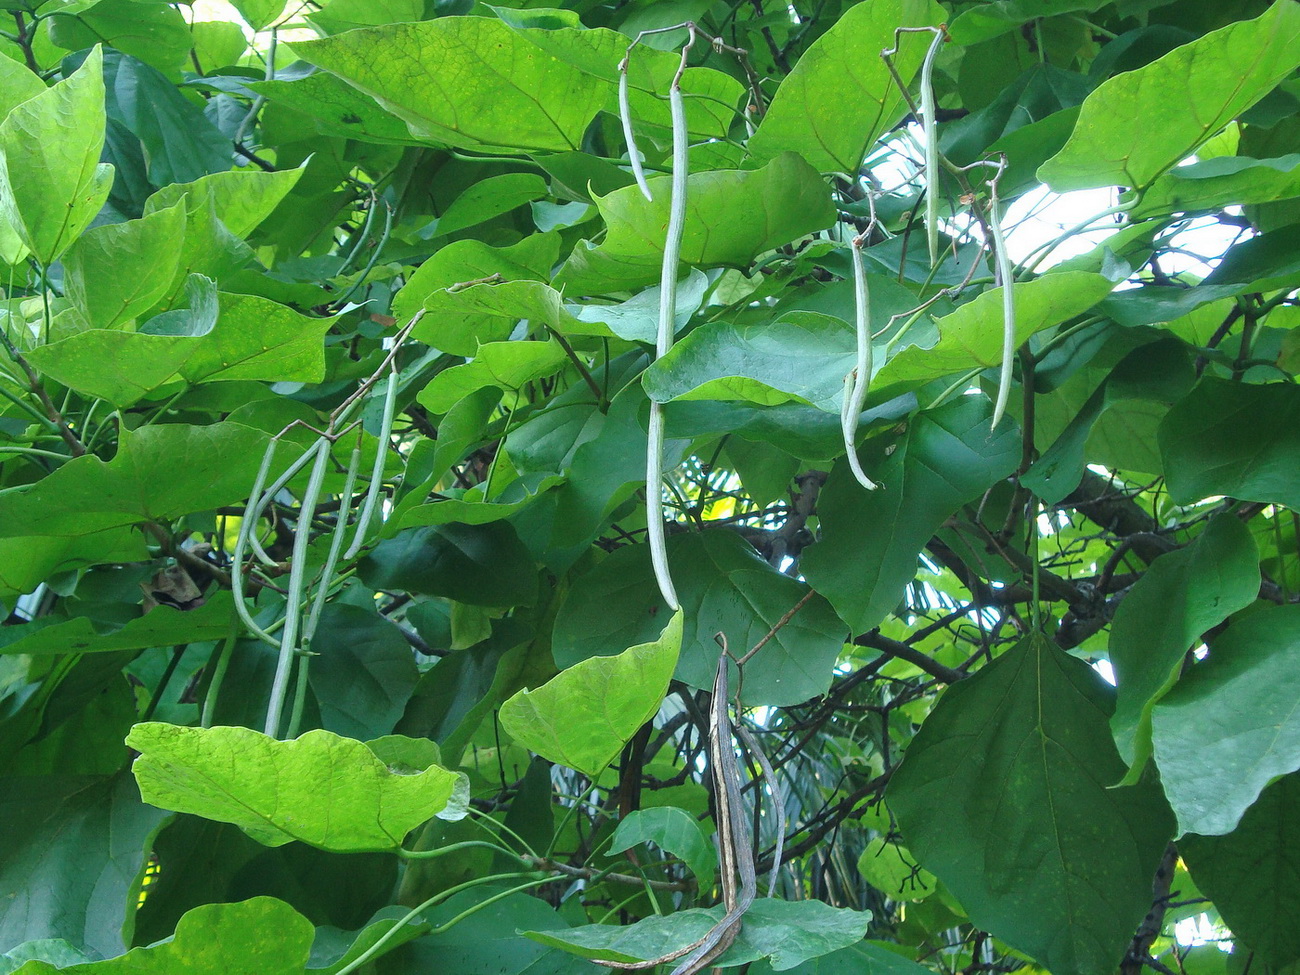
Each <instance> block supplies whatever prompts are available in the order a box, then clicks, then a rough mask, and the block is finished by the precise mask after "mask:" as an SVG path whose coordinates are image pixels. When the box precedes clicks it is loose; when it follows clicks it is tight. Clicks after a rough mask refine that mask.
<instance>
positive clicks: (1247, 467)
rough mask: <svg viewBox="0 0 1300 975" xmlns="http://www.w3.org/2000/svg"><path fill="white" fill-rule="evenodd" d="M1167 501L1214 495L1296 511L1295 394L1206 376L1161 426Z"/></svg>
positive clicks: (1298, 399) (1298, 421) (1298, 409)
mask: <svg viewBox="0 0 1300 975" xmlns="http://www.w3.org/2000/svg"><path fill="white" fill-rule="evenodd" d="M1159 441H1160V455H1161V457H1162V458H1163V461H1164V469H1165V472H1166V476H1167V486H1168V488H1169V494H1170V497H1172V498H1173V499H1174V500H1175V501H1176V502H1178V503H1179V504H1190V503H1192V502H1195V501H1200V500H1201V499H1203V498H1208V497H1212V496H1214V495H1220V494H1222V495H1227V496H1229V497H1233V498H1240V499H1241V500H1243V501H1261V502H1264V503H1270V502H1279V503H1281V504H1285V505H1289V506H1291V507H1297V506H1300V483H1298V482H1297V481H1296V478H1295V477H1294V476H1293V472H1294V470H1295V465H1296V463H1297V461H1298V460H1300V388H1297V387H1296V386H1295V385H1293V384H1291V383H1268V384H1265V385H1248V384H1245V383H1235V382H1231V381H1229V380H1226V379H1218V378H1215V377H1211V376H1207V377H1205V378H1204V379H1202V380H1201V381H1200V382H1199V383H1198V384H1197V385H1196V388H1195V389H1193V390H1192V391H1191V392H1190V393H1188V394H1187V396H1186V397H1185V398H1184V399H1183V400H1182V401H1181V402H1178V403H1175V404H1174V406H1173V408H1172V409H1171V410H1170V411H1169V412H1168V413H1167V414H1166V415H1165V418H1164V419H1163V420H1162V421H1161V423H1160V432H1159Z"/></svg>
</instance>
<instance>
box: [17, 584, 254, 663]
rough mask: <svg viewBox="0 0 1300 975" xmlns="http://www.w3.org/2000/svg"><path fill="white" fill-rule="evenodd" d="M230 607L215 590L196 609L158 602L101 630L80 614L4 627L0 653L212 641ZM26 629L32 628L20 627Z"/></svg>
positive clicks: (225, 628) (227, 623) (224, 627)
mask: <svg viewBox="0 0 1300 975" xmlns="http://www.w3.org/2000/svg"><path fill="white" fill-rule="evenodd" d="M234 611H235V610H234V606H233V605H232V603H231V600H230V596H229V595H228V594H227V593H216V594H214V595H213V597H212V598H211V599H210V600H208V601H207V602H206V603H204V604H203V605H202V606H199V607H198V608H197V609H191V610H179V609H172V608H171V607H170V606H157V607H155V608H154V609H152V610H150V611H149V612H148V613H145V614H144V615H143V616H141V617H139V618H137V619H134V620H131V621H130V622H129V623H127V624H126V625H125V626H123V627H120V628H119V629H115V630H109V631H108V632H101V631H99V630H97V629H96V628H95V625H94V623H93V622H92V621H91V620H89V619H87V618H86V617H84V616H78V617H75V618H73V619H70V620H66V621H64V622H61V623H54V624H52V625H49V626H42V625H40V624H39V623H29V624H27V625H26V627H22V626H19V627H7V628H6V629H5V636H6V637H7V638H10V639H12V638H13V637H14V636H16V637H17V639H12V642H5V643H4V645H3V646H2V647H0V653H5V654H12V653H31V654H56V653H106V652H108V651H110V650H143V649H144V648H146V647H164V646H175V645H176V644H178V643H201V642H202V641H204V640H217V639H220V638H222V637H224V636H225V635H226V633H227V631H228V630H229V629H230V618H231V615H232V614H233V613H234ZM26 628H31V630H32V631H33V632H31V633H29V634H24V633H23V632H22V631H23V630H24V629H26Z"/></svg>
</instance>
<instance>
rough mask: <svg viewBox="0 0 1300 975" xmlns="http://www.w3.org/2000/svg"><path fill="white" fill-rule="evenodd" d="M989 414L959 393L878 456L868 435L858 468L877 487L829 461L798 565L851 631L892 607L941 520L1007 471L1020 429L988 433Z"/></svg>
mask: <svg viewBox="0 0 1300 975" xmlns="http://www.w3.org/2000/svg"><path fill="white" fill-rule="evenodd" d="M990 412H991V411H990V408H989V404H988V402H987V401H986V400H984V399H983V398H982V397H981V398H978V399H976V398H974V397H969V396H963V397H961V398H959V399H958V400H957V401H956V402H953V403H950V404H948V405H947V406H943V407H940V408H939V409H937V410H931V411H928V412H925V413H920V414H918V415H916V416H914V417H913V418H912V419H911V420H910V421H908V424H907V432H906V434H905V435H904V437H903V439H902V440H901V441H898V442H895V443H893V444H891V445H890V447H889V449H888V450H887V451H886V453H887V456H882V453H881V452H882V451H883V450H886V448H885V447H884V445H883V444H881V443H880V442H879V441H877V442H876V443H875V444H874V445H873V448H872V450H871V451H870V453H869V454H868V456H867V457H866V458H865V459H864V460H863V467H864V468H865V470H866V472H867V475H868V476H869V477H871V478H873V479H874V480H876V481H877V482H879V483H880V485H881V489H880V490H878V491H865V490H863V488H862V486H861V485H860V484H858V482H857V481H856V480H855V479H854V478H853V477H852V476H851V475H850V473H849V471H848V465H847V464H846V463H845V462H843V461H841V462H839V463H837V464H836V465H835V469H834V470H833V471H832V472H831V476H830V478H829V479H828V480H827V483H826V487H825V488H824V489H823V490H822V493H821V496H820V499H819V501H818V513H819V515H820V517H821V524H822V537H821V540H820V541H818V542H817V544H815V545H813V546H812V548H810V549H809V550H808V551H807V552H806V553H805V555H804V557H803V559H802V561H801V563H800V565H801V568H802V569H803V574H804V578H806V579H807V580H808V582H809V584H810V585H811V586H812V587H813V588H814V589H816V590H817V591H818V592H819V593H821V594H822V595H823V596H825V597H826V598H827V599H829V600H830V602H831V605H832V606H834V607H835V609H836V611H837V612H838V613H839V615H840V618H841V619H843V620H844V621H845V623H847V624H848V625H849V627H850V628H851V629H852V631H853V632H854V633H865V632H867V631H868V630H870V629H871V628H872V627H873V626H876V625H878V624H879V623H880V622H881V620H883V619H885V617H886V616H888V615H889V614H890V613H891V612H893V610H894V607H895V606H897V605H898V600H899V598H900V596H901V595H902V593H903V588H904V587H905V586H906V585H907V584H908V583H909V582H911V581H912V579H913V578H914V577H915V575H916V571H917V557H918V555H919V553H920V551H921V549H922V547H924V546H925V545H926V544H927V543H928V542H929V541H930V539H931V538H932V537H933V535H934V533H935V532H936V531H937V530H938V529H939V527H940V526H941V525H942V524H943V522H944V521H945V520H946V519H947V518H948V517H949V516H950V515H951V514H952V513H953V512H954V511H956V510H957V509H958V508H959V507H961V505H963V504H967V503H968V502H971V501H974V500H975V499H976V498H978V497H979V496H980V495H981V494H983V493H984V492H985V491H986V490H987V489H988V488H990V487H991V486H992V485H993V484H995V483H996V482H998V481H1000V480H1002V479H1003V478H1004V477H1008V476H1009V475H1010V474H1011V473H1012V471H1014V470H1015V468H1016V465H1017V464H1018V463H1019V461H1020V437H1019V434H1018V433H1017V432H1016V431H1015V430H1014V429H1013V428H1012V427H1011V426H1010V425H1009V424H1006V425H1003V426H1001V427H1000V428H999V429H998V430H997V431H996V432H992V433H990V431H989V417H990Z"/></svg>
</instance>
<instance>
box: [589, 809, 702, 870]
mask: <svg viewBox="0 0 1300 975" xmlns="http://www.w3.org/2000/svg"><path fill="white" fill-rule="evenodd" d="M638 843H654V844H655V845H656V846H658V847H659V848H660V849H661V850H663V851H664V852H665V853H670V854H672V855H673V856H675V857H678V858H680V859H681V861H682V862H683V863H685V864H686V865H687V866H688V867H690V869H691V873H693V874H695V879H696V881H697V882H698V884H699V888H700V890H708V889H710V888H711V887H712V886H713V877H714V874H715V873H716V872H717V870H716V868H715V863H716V858H717V853H716V851H715V850H714V849H713V845H712V844H711V843H710V842H709V840H708V838H707V837H706V836H705V835H704V831H703V830H701V829H700V824H699V822H698V821H697V820H696V819H695V817H694V816H692V815H691V814H690V813H688V812H687V811H686V810H685V809H678V808H677V807H676V806H656V807H653V808H650V809H637V810H635V811H634V812H632V813H629V814H628V815H627V816H626V817H624V818H623V819H621V820H619V824H618V829H616V830H614V838H613V839H612V840H610V843H609V852H610V853H622V852H623V851H624V850H630V849H631V848H632V847H634V846H636V845H637V844H638Z"/></svg>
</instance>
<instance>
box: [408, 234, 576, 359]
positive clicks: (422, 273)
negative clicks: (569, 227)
mask: <svg viewBox="0 0 1300 975" xmlns="http://www.w3.org/2000/svg"><path fill="white" fill-rule="evenodd" d="M559 254H560V236H559V234H533V235H532V236H531V237H525V238H524V239H523V240H521V241H519V243H517V244H513V245H511V246H510V247H492V246H490V245H488V244H485V243H483V242H482V241H478V240H472V239H466V240H457V241H453V242H452V243H450V244H448V245H447V246H446V247H442V248H439V249H438V251H437V252H436V253H435V254H434V255H433V257H431V258H429V259H428V260H427V261H425V262H424V263H423V264H421V265H420V266H419V267H418V268H416V271H415V273H414V274H412V275H411V277H410V279H409V280H408V281H407V282H406V286H405V287H403V288H402V290H401V291H399V292H398V293H397V294H396V295H395V296H394V297H393V315H394V317H396V318H397V320H398V321H400V322H407V321H409V320H410V319H411V317H412V316H413V315H415V313H416V312H418V311H419V310H420V309H421V308H424V307H430V308H433V309H435V310H441V308H440V306H439V305H437V304H436V303H435V299H437V298H438V297H439V294H438V293H439V292H441V291H444V290H446V289H449V288H452V286H453V285H462V286H463V285H464V284H465V283H466V282H470V281H478V280H479V279H481V278H488V277H491V276H492V275H500V276H501V278H503V279H504V280H506V281H517V280H535V281H541V280H542V279H544V278H548V277H550V273H551V266H552V265H553V264H554V263H555V262H556V260H557V259H558V258H559ZM455 290H456V291H459V290H460V289H459V288H456V289H455ZM441 317H442V316H439V315H436V314H435V315H426V316H425V317H424V319H423V320H422V321H421V322H420V323H419V324H418V325H417V326H416V328H415V330H414V331H413V332H412V336H413V337H414V338H416V339H418V340H419V341H421V342H424V343H426V344H428V345H432V346H433V347H434V348H437V349H441V350H442V351H443V352H450V353H452V354H453V355H464V356H471V355H473V354H474V350H475V349H476V348H478V343H479V341H480V339H492V338H499V339H505V338H508V337H509V334H510V333H509V331H507V332H505V334H500V335H495V334H493V333H481V332H480V329H479V328H477V327H476V323H477V322H478V321H479V320H480V319H479V318H478V317H477V316H475V317H472V318H470V319H469V321H468V322H466V323H461V322H449V323H447V322H443V321H441V320H440V318H441Z"/></svg>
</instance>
